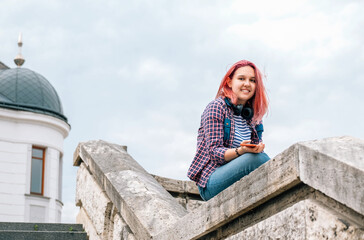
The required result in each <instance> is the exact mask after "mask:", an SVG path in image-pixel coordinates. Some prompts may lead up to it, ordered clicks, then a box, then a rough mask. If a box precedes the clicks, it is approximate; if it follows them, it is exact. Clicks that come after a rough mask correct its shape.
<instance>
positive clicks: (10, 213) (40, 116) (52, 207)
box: [0, 38, 70, 222]
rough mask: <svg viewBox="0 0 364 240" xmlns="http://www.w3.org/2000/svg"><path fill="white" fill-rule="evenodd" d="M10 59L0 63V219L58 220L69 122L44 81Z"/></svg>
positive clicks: (25, 220) (61, 204)
mask: <svg viewBox="0 0 364 240" xmlns="http://www.w3.org/2000/svg"><path fill="white" fill-rule="evenodd" d="M18 45H19V47H21V46H22V42H21V38H20V39H19V43H18ZM14 61H15V62H16V64H17V65H18V67H16V68H9V67H8V66H6V65H5V64H3V63H1V62H0V222H60V221H61V213H62V207H63V203H62V164H63V162H62V161H63V160H62V156H63V142H64V139H65V138H66V137H67V136H68V133H69V131H70V125H69V124H68V122H67V118H66V117H65V116H64V113H63V110H62V104H61V101H60V99H59V96H58V94H57V92H56V90H55V89H54V88H53V86H52V85H51V84H50V83H49V81H48V80H47V79H46V78H45V77H43V76H42V75H40V74H39V73H36V72H34V71H32V70H30V69H27V68H22V67H21V65H22V64H23V63H24V59H22V57H21V54H19V55H18V56H17V57H16V59H15V60H14Z"/></svg>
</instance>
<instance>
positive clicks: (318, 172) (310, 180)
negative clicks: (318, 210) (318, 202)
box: [298, 136, 364, 215]
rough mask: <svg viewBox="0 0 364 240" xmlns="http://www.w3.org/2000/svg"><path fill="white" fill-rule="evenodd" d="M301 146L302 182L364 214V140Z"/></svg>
mask: <svg viewBox="0 0 364 240" xmlns="http://www.w3.org/2000/svg"><path fill="white" fill-rule="evenodd" d="M298 145H299V164H300V166H299V168H300V179H301V181H302V182H304V183H305V184H307V185H309V186H311V187H313V188H315V189H317V190H319V191H321V192H322V193H324V194H326V195H327V196H330V197H332V198H333V199H335V200H337V201H339V202H341V203H343V204H345V205H346V206H348V207H350V208H352V209H354V210H355V211H357V212H359V213H361V214H363V215H364V190H363V189H364V140H361V139H356V138H352V137H348V136H345V137H338V138H326V139H321V140H316V141H308V142H302V143H299V144H298Z"/></svg>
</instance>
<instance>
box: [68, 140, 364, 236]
mask: <svg viewBox="0 0 364 240" xmlns="http://www.w3.org/2000/svg"><path fill="white" fill-rule="evenodd" d="M74 157H75V158H74V165H75V166H79V170H78V174H77V194H76V204H77V205H78V206H80V212H79V215H78V218H77V222H78V223H82V224H83V225H84V228H85V230H86V232H87V233H88V234H89V236H90V239H168V240H170V239H364V230H363V229H364V191H363V186H364V141H363V140H360V139H355V138H351V137H339V138H328V139H322V140H317V141H310V142H302V143H297V144H294V145H293V146H291V147H290V148H288V149H287V150H285V151H284V152H282V153H281V154H279V155H278V156H276V157H275V158H273V159H271V160H270V161H268V162H267V163H266V164H264V165H262V166H261V167H260V168H258V169H257V170H255V171H254V172H252V173H251V174H249V175H248V176H246V177H244V178H243V179H241V180H240V181H238V182H236V183H235V184H233V185H232V186H231V187H229V188H228V189H226V190H225V191H223V192H222V193H220V194H219V195H217V196H216V197H214V198H213V199H211V200H210V201H208V202H201V200H200V199H199V197H198V192H197V191H196V188H195V186H193V184H192V183H190V182H186V181H177V180H171V179H165V178H160V177H156V176H154V177H153V176H152V175H150V174H149V173H147V172H146V171H145V170H144V169H143V168H142V167H141V166H140V165H139V164H138V163H137V162H136V161H135V160H133V159H132V158H131V157H130V155H128V154H127V152H126V147H123V146H119V145H115V144H110V143H107V142H103V141H90V142H86V143H80V144H79V146H78V147H77V149H76V151H75V156H74ZM191 184H192V185H191ZM187 209H188V210H187Z"/></svg>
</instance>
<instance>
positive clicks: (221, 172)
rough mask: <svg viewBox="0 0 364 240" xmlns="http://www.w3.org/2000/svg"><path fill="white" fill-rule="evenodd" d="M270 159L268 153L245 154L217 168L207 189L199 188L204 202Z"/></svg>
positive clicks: (208, 182) (210, 178)
mask: <svg viewBox="0 0 364 240" xmlns="http://www.w3.org/2000/svg"><path fill="white" fill-rule="evenodd" d="M268 160H269V157H268V155H267V154H266V153H245V154H243V155H241V156H240V157H237V158H235V159H233V160H231V161H230V162H228V163H226V164H225V165H222V166H221V167H218V168H216V170H215V171H214V172H213V173H212V174H211V175H210V177H209V180H208V181H207V184H206V187H204V188H202V187H200V186H198V190H199V192H200V195H201V197H202V199H203V200H205V201H207V200H209V199H211V198H213V197H214V196H216V195H217V194H218V193H220V192H221V191H222V190H224V189H226V188H228V187H229V186H230V185H232V184H233V183H235V182H236V181H238V180H240V179H241V178H242V177H244V176H246V175H248V174H249V173H251V172H252V171H254V170H255V169H256V168H258V167H259V166H260V165H262V164H263V163H265V162H267V161H268Z"/></svg>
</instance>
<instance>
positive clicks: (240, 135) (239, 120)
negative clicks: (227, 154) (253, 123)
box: [232, 115, 252, 148]
mask: <svg viewBox="0 0 364 240" xmlns="http://www.w3.org/2000/svg"><path fill="white" fill-rule="evenodd" d="M234 120H235V121H234V122H235V133H234V142H233V145H232V147H233V148H237V147H240V143H241V142H242V141H243V140H250V139H251V134H252V131H251V130H250V128H249V126H248V124H247V123H246V120H245V119H244V118H243V117H242V116H238V115H234Z"/></svg>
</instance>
